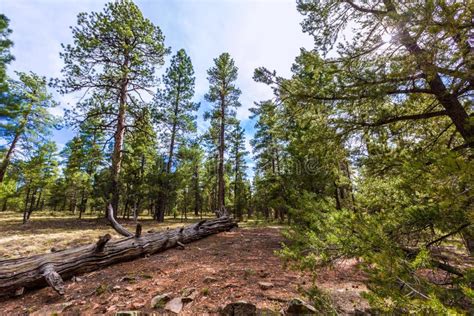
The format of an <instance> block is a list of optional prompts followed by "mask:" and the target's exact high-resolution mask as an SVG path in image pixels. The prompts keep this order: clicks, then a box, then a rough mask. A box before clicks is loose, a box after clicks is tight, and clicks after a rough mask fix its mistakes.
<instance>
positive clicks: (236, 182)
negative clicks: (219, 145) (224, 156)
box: [229, 122, 249, 220]
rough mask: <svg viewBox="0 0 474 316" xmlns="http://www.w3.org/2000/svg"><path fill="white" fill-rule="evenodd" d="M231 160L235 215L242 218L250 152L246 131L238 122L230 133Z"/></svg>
mask: <svg viewBox="0 0 474 316" xmlns="http://www.w3.org/2000/svg"><path fill="white" fill-rule="evenodd" d="M229 150H230V154H229V161H230V164H231V168H232V177H233V191H234V192H233V193H234V196H233V202H234V203H233V204H234V215H235V217H236V218H238V219H239V220H242V216H243V207H244V206H245V202H246V190H245V189H246V188H245V181H246V172H247V162H246V157H247V155H248V154H249V152H248V151H247V150H246V148H245V131H244V129H243V128H242V127H241V126H240V123H239V122H237V123H236V124H234V128H233V130H232V131H231V133H230V139H229Z"/></svg>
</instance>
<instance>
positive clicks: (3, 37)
mask: <svg viewBox="0 0 474 316" xmlns="http://www.w3.org/2000/svg"><path fill="white" fill-rule="evenodd" d="M9 23H10V20H9V19H8V18H7V17H6V16H5V15H4V14H0V93H3V92H5V91H7V82H6V81H7V80H6V79H7V73H6V66H7V64H9V63H10V62H11V61H12V60H14V57H13V55H12V54H11V53H10V48H11V47H12V46H13V42H12V41H11V40H10V39H9V38H8V37H9V36H10V34H11V33H12V30H11V29H9V28H8V25H9Z"/></svg>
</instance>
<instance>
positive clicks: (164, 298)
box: [150, 293, 171, 308]
mask: <svg viewBox="0 0 474 316" xmlns="http://www.w3.org/2000/svg"><path fill="white" fill-rule="evenodd" d="M170 299H171V293H164V294H160V295H157V296H155V297H153V298H152V299H151V303H150V307H151V308H163V307H164V306H165V304H166V303H168V301H169V300H170Z"/></svg>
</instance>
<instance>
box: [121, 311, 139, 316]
mask: <svg viewBox="0 0 474 316" xmlns="http://www.w3.org/2000/svg"><path fill="white" fill-rule="evenodd" d="M140 315H142V313H141V312H139V311H120V312H116V313H115V316H140Z"/></svg>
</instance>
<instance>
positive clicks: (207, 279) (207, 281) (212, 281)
mask: <svg viewBox="0 0 474 316" xmlns="http://www.w3.org/2000/svg"><path fill="white" fill-rule="evenodd" d="M203 282H204V283H206V284H209V283H214V282H217V279H216V278H214V277H210V276H208V277H206V278H205V279H204V281H203Z"/></svg>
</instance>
